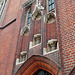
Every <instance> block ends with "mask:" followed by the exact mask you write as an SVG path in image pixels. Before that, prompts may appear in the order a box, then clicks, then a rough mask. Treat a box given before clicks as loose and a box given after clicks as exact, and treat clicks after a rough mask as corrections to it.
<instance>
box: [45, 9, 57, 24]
mask: <svg viewBox="0 0 75 75" xmlns="http://www.w3.org/2000/svg"><path fill="white" fill-rule="evenodd" d="M55 20H56V11H55V9H54V10H52V11H50V12H48V13H47V14H45V15H44V22H45V23H47V22H49V23H48V24H50V23H53V22H54V21H55Z"/></svg>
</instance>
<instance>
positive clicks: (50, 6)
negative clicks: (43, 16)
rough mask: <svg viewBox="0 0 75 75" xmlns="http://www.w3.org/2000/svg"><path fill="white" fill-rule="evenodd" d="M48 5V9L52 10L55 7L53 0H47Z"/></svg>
mask: <svg viewBox="0 0 75 75" xmlns="http://www.w3.org/2000/svg"><path fill="white" fill-rule="evenodd" d="M48 5H49V11H52V10H54V8H55V5H54V0H48Z"/></svg>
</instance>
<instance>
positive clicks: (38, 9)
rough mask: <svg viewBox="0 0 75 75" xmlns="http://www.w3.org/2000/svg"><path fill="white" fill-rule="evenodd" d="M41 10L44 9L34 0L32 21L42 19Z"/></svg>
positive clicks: (37, 0)
mask: <svg viewBox="0 0 75 75" xmlns="http://www.w3.org/2000/svg"><path fill="white" fill-rule="evenodd" d="M43 9H44V7H42V6H41V4H40V0H36V5H35V9H34V11H33V13H32V19H33V20H40V19H41V17H42V10H43Z"/></svg>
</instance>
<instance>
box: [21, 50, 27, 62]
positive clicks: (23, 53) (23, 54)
mask: <svg viewBox="0 0 75 75" xmlns="http://www.w3.org/2000/svg"><path fill="white" fill-rule="evenodd" d="M26 54H27V52H26V51H23V52H21V54H20V62H22V61H26Z"/></svg>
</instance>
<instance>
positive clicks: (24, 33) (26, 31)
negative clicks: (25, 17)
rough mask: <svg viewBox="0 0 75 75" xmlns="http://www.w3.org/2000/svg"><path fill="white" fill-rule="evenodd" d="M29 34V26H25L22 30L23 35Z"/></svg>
mask: <svg viewBox="0 0 75 75" xmlns="http://www.w3.org/2000/svg"><path fill="white" fill-rule="evenodd" d="M28 34H29V27H28V26H24V27H23V28H22V30H21V35H23V36H26V35H28Z"/></svg>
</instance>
